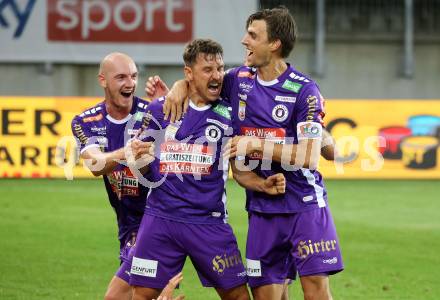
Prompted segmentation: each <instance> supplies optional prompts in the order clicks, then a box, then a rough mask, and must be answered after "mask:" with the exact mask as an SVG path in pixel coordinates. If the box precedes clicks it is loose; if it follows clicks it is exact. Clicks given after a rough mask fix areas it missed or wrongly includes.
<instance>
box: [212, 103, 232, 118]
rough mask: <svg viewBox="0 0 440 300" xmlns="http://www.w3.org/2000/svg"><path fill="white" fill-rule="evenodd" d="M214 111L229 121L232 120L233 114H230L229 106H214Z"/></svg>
mask: <svg viewBox="0 0 440 300" xmlns="http://www.w3.org/2000/svg"><path fill="white" fill-rule="evenodd" d="M212 111H213V112H215V113H216V114H218V115H220V116H222V117H224V118H226V119H228V120H230V119H231V113H230V112H229V107H227V106H224V105H221V104H217V105H216V106H214V108H213V109H212Z"/></svg>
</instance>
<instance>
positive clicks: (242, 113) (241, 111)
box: [238, 100, 246, 121]
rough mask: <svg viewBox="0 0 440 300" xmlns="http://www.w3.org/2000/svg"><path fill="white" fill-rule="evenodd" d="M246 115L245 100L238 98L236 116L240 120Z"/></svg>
mask: <svg viewBox="0 0 440 300" xmlns="http://www.w3.org/2000/svg"><path fill="white" fill-rule="evenodd" d="M245 117H246V102H244V101H242V100H240V102H239V104H238V118H239V119H240V121H244V118H245Z"/></svg>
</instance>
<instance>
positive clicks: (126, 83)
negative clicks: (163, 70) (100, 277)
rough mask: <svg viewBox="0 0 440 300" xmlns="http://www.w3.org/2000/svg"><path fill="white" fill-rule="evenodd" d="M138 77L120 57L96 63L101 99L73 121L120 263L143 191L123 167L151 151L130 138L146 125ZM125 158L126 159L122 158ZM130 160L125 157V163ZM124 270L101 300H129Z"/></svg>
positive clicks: (142, 203) (130, 241) (147, 145)
mask: <svg viewBox="0 0 440 300" xmlns="http://www.w3.org/2000/svg"><path fill="white" fill-rule="evenodd" d="M137 79H138V73H137V69H136V65H135V63H134V62H133V60H132V59H131V58H130V57H129V56H127V55H125V54H123V53H111V54H109V55H107V56H106V57H105V58H104V59H103V60H102V62H101V65H100V69H99V74H98V80H99V84H100V85H101V87H102V88H103V89H104V92H105V98H104V101H103V102H101V103H99V104H97V105H96V106H94V107H91V108H89V109H87V110H85V111H84V112H83V113H81V114H79V115H77V116H75V117H74V119H73V121H72V132H73V134H74V136H75V137H76V139H77V142H78V147H79V149H80V153H81V157H82V158H83V159H85V160H86V161H89V164H88V165H89V168H90V169H91V171H92V173H93V175H95V176H101V175H102V176H103V179H104V184H105V188H106V190H107V195H108V198H109V201H110V204H111V206H112V207H113V209H114V211H115V213H116V217H117V222H118V228H119V234H118V239H119V243H120V260H121V264H122V262H123V261H127V260H128V253H129V250H130V248H131V247H132V246H133V245H134V243H135V241H136V235H137V231H138V228H139V225H140V222H141V219H142V215H143V211H144V207H145V199H146V196H147V193H148V191H149V189H148V188H146V187H144V186H142V185H140V184H139V181H138V178H136V177H135V176H134V175H133V174H132V172H131V171H130V169H129V167H128V166H127V164H122V163H121V162H122V161H127V159H126V157H127V155H128V156H129V158H130V157H131V158H132V160H135V159H137V160H138V162H139V163H142V161H143V159H147V161H145V162H144V163H147V162H148V159H151V158H152V156H150V154H151V155H152V152H153V151H154V148H153V146H152V144H151V143H149V142H142V141H140V140H138V139H135V138H134V139H133V137H134V136H135V134H136V132H137V131H138V130H139V129H140V128H141V127H142V125H143V124H145V122H146V119H144V117H143V116H144V112H145V109H146V107H147V105H148V102H147V101H145V100H142V99H139V98H137V97H135V96H134V92H135V89H136V84H137ZM126 154H127V155H126ZM128 160H129V159H128ZM129 275H130V270H129V269H123V268H122V267H120V268H119V269H118V271H117V272H116V274H115V276H114V277H113V279H112V280H111V282H110V284H109V286H108V289H107V292H106V295H105V299H107V300H110V299H118V300H124V299H127V300H128V299H131V297H132V292H131V291H132V289H131V287H130V285H129V284H128V280H129Z"/></svg>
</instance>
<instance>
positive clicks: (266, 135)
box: [240, 127, 286, 159]
mask: <svg viewBox="0 0 440 300" xmlns="http://www.w3.org/2000/svg"><path fill="white" fill-rule="evenodd" d="M240 132H241V134H242V135H245V136H256V137H258V138H260V139H265V140H267V141H270V142H273V143H275V144H284V143H285V138H286V130H285V129H284V128H254V127H241V128H240ZM249 157H250V158H254V159H262V158H263V156H262V154H260V153H254V154H251V155H249Z"/></svg>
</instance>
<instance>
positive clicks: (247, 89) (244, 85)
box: [238, 82, 254, 93]
mask: <svg viewBox="0 0 440 300" xmlns="http://www.w3.org/2000/svg"><path fill="white" fill-rule="evenodd" d="M238 87H239V88H240V89H241V92H242V93H249V92H250V91H251V90H252V88H253V87H254V85H253V84H252V83H246V82H240V84H239V85H238Z"/></svg>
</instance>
